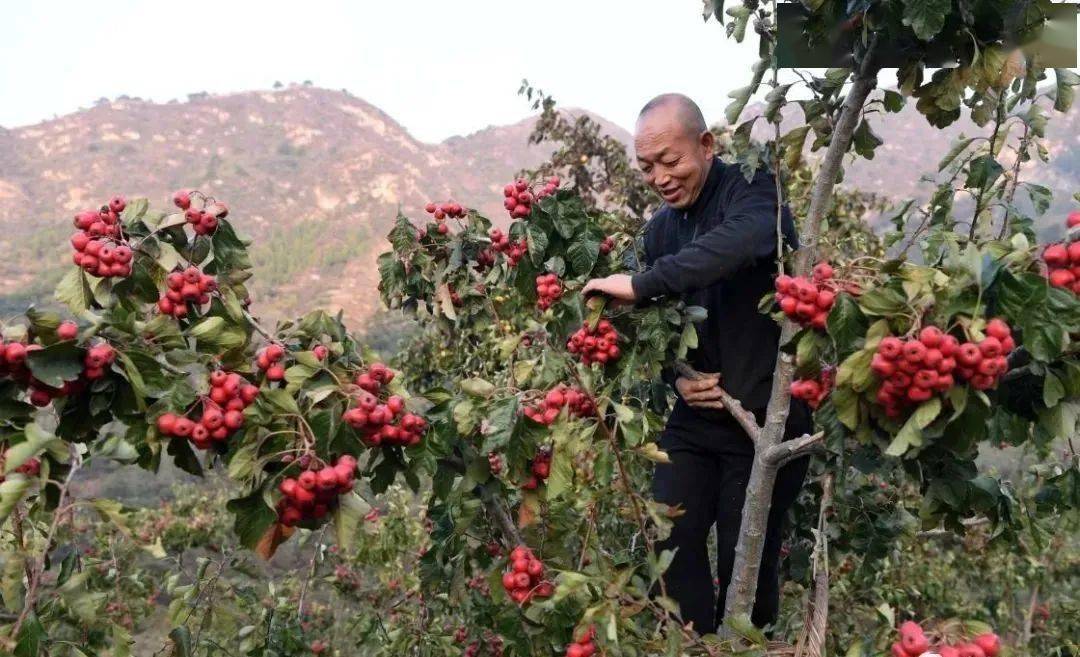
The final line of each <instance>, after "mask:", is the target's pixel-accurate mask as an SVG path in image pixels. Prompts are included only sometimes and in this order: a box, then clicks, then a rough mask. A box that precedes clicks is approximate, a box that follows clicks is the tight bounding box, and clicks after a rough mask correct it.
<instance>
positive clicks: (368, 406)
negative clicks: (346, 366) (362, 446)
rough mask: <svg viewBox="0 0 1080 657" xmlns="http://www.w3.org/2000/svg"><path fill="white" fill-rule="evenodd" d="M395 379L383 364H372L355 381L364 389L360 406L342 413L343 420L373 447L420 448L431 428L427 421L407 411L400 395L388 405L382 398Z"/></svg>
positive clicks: (391, 399)
mask: <svg viewBox="0 0 1080 657" xmlns="http://www.w3.org/2000/svg"><path fill="white" fill-rule="evenodd" d="M393 378H394V372H393V370H391V369H390V368H388V367H387V366H386V365H384V364H382V363H372V365H371V367H369V368H368V369H367V370H365V371H362V372H360V373H359V374H357V375H356V378H355V379H354V383H355V384H356V386H357V387H358V388H360V393H359V394H358V395H357V396H356V406H354V407H352V408H350V409H348V410H346V411H345V413H344V414H342V419H343V420H345V422H346V423H347V424H348V425H349V426H350V427H352V428H353V429H356V430H357V431H360V432H361V433H362V434H363V437H364V441H365V442H366V443H367V444H368V445H369V446H372V447H376V446H378V445H416V444H418V443H419V442H420V439H421V438H422V437H423V435H424V430H425V429H426V428H427V421H426V420H424V418H422V417H420V416H419V415H416V414H413V413H408V412H406V411H405V400H404V399H402V398H401V397H399V396H398V395H390V396H389V397H388V398H387V399H386V401H385V402H383V401H382V400H381V399H380V395H381V394H382V392H383V385H384V384H387V383H390V381H391V380H393Z"/></svg>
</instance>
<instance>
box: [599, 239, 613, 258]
mask: <svg viewBox="0 0 1080 657" xmlns="http://www.w3.org/2000/svg"><path fill="white" fill-rule="evenodd" d="M614 249H615V240H613V239H612V238H611V236H610V235H605V236H604V239H603V240H601V241H600V255H607V254H609V253H611V252H612V250H614Z"/></svg>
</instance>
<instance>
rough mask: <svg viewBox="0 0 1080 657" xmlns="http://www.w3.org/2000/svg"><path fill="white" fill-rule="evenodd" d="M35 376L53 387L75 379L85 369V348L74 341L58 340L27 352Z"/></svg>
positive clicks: (28, 364) (29, 364)
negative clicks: (42, 347)
mask: <svg viewBox="0 0 1080 657" xmlns="http://www.w3.org/2000/svg"><path fill="white" fill-rule="evenodd" d="M26 364H27V366H28V367H29V368H30V372H31V373H33V375H34V378H36V379H38V380H39V381H41V382H42V383H44V384H45V385H48V386H52V387H53V388H59V387H60V386H62V385H64V382H65V381H74V380H76V379H78V378H79V375H80V374H82V371H83V350H82V349H81V348H80V347H78V346H76V345H75V343H74V342H57V343H56V344H52V345H49V346H48V347H45V348H44V349H39V350H37V351H31V352H28V353H27V354H26Z"/></svg>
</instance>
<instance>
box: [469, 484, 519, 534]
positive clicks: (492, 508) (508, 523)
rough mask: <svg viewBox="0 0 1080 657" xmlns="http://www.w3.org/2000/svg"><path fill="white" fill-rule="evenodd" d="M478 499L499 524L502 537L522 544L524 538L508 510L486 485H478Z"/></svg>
mask: <svg viewBox="0 0 1080 657" xmlns="http://www.w3.org/2000/svg"><path fill="white" fill-rule="evenodd" d="M480 500H481V501H482V502H483V503H484V508H485V509H487V512H488V515H490V516H491V519H492V520H494V521H495V524H496V525H498V526H499V530H500V531H501V532H502V534H503V538H504V539H506V540H507V541H509V542H512V543H513V544H514V545H515V546H517V545H524V544H525V540H524V539H523V538H521V532H519V531H518V528H517V525H515V524H514V519H513V518H511V517H510V510H509V509H507V508H506V507H505V506H504V505H503V503H502V500H500V499H496V497H495V496H494V495H493V494H492V492H491V490H490V489H489V488H488V487H487V486H480Z"/></svg>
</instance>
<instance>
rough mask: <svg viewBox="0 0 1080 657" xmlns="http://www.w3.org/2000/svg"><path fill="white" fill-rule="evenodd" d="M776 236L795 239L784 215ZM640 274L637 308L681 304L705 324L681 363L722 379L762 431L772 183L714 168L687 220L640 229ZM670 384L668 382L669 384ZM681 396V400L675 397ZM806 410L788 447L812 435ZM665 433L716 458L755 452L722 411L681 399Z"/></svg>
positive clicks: (773, 334) (770, 331) (769, 334)
mask: <svg viewBox="0 0 1080 657" xmlns="http://www.w3.org/2000/svg"><path fill="white" fill-rule="evenodd" d="M781 227H782V230H783V234H784V238H785V241H786V242H787V244H788V245H790V246H793V247H797V245H798V237H797V235H796V231H795V223H794V221H793V219H792V217H791V211H790V210H789V209H788V207H787V206H786V205H785V206H784V208H783V213H782V217H781ZM643 242H644V244H643V246H644V252H645V264H646V265H647V266H648V267H649V269H648V270H647V271H645V272H643V273H640V274H636V275H634V276H633V278H632V280H631V282H632V285H633V288H634V294H635V296H636V297H637V298H638V299H639V300H643V301H644V300H647V299H651V298H653V297H658V296H680V297H682V298H683V299H684V300H685V301H686V303H687V304H689V305H695V306H701V307H703V308H705V309H706V310H707V311H708V317H707V318H706V319H705V320H704V321H703V322H701V323H699V324H698V325H697V331H698V348H697V349H694V350H693V351H691V352H690V353H689V354H688V356H687V360H688V361H689V362H690V364H691V365H692V366H693V367H694V368H695V369H697V370H698V371H701V372H719V373H720V374H721V375H722V377H723V381H722V385H723V386H724V388H725V389H726V390H727V391H728V392H729V393H730V394H731V395H732V396H733V397H735V398H736V399H738V400H740V401H741V402H742V404H743V406H745V407H746V408H747V409H749V410H751V411H752V412H754V414H755V415H756V416H757V418H758V421H759V422H760V421H761V420H762V419H763V418H764V412H765V407H766V405H767V404H768V400H769V394H770V391H771V388H772V374H773V368H774V367H775V365H776V353H777V346H778V343H779V340H780V327H779V325H778V324H777V323H776V322H775V321H773V320H772V318H770V317H769V316H768V315H765V314H762V313H761V312H759V311H758V302H759V301H760V300H761V298H762V296H763V295H765V293H766V292H768V291H770V290H771V289H772V287H773V278H774V276H775V274H776V182H775V178H774V177H773V175H772V174H771V173H769V172H768V171H766V170H764V169H759V170H758V171H756V172H755V174H754V178H753V180H752V181H751V182H749V183H748V182H747V181H746V177H745V176H743V174H742V171H741V170H740V168H739V165H737V164H731V165H729V164H725V163H724V162H722V161H721V160H720V159H719V158H713V162H712V166H711V167H710V170H709V174H708V177H707V179H706V181H705V185H704V187H703V188H702V190H701V194H700V196H698V198H697V200H696V201H694V204H693V205H692V206H690V207H689V208H687V209H686V210H676V209H674V208H671V207H669V206H667V205H666V204H665V205H663V206H661V208H660V209H659V210H657V212H656V214H655V215H653V217H652V219H651V220H650V221H649V223H648V224H647V225H646V226H645V231H644V236H643ZM665 378H667V379H668V382H669V383H673V381H674V377H673V376H671V375H670V374H669V375H668V376H667V377H665ZM676 395H678V391H676ZM810 424H811V422H810V413H809V408H808V407H807V406H806V405H805V403H803V402H799V401H796V402H795V403H794V404H793V406H792V409H791V415H790V417H789V420H788V432H787V433H788V437H791V436H793V435H801V434H802V433H803V432H806V431H809V429H810ZM667 432H668V433H669V434H672V435H674V436H677V437H678V438H680V439H682V440H684V441H687V442H691V443H694V444H697V445H699V446H702V447H705V448H708V449H710V450H713V451H719V452H730V453H737V454H749V453H752V451H753V446H752V445H751V443H750V440H749V438H748V437H747V436H746V434H745V432H743V430H742V429H741V427H739V425H738V424H737V423H736V422H735V420H734V418H732V417H731V414H730V413H727V412H726V411H714V410H705V409H693V408H691V407H690V406H689V405H687V404H686V402H684V401H683V400H682V398H681V397H680V398H679V399H678V401H677V402H676V405H675V408H674V409H673V410H672V413H671V417H670V418H669V419H668V425H667Z"/></svg>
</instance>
